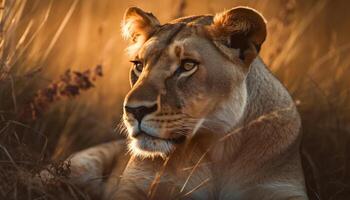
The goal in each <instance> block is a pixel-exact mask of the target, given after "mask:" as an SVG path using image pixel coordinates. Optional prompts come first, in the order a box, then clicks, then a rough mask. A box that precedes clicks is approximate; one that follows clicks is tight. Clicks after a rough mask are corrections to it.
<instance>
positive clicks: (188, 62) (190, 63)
mask: <svg viewBox="0 0 350 200" xmlns="http://www.w3.org/2000/svg"><path fill="white" fill-rule="evenodd" d="M198 65H199V62H198V61H195V60H192V59H184V60H181V64H180V67H181V69H182V70H183V71H192V70H194V69H195V68H197V67H198Z"/></svg>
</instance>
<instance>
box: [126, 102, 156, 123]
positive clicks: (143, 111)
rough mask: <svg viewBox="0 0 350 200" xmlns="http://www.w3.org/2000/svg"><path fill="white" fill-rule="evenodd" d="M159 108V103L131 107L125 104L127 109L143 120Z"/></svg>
mask: <svg viewBox="0 0 350 200" xmlns="http://www.w3.org/2000/svg"><path fill="white" fill-rule="evenodd" d="M156 110H157V104H154V105H153V106H149V107H147V106H138V107H130V106H125V111H126V112H128V113H131V114H132V115H133V116H134V117H135V119H136V120H137V121H139V122H141V120H142V118H143V117H144V116H146V115H148V114H151V113H153V112H155V111H156Z"/></svg>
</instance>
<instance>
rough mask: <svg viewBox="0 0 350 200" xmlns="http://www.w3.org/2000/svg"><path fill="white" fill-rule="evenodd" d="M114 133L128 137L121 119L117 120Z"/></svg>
mask: <svg viewBox="0 0 350 200" xmlns="http://www.w3.org/2000/svg"><path fill="white" fill-rule="evenodd" d="M114 131H115V132H117V133H120V134H122V135H124V136H127V135H128V129H127V127H126V126H125V124H124V122H123V119H122V118H121V119H120V120H119V122H118V124H117V125H116V127H115V128H114Z"/></svg>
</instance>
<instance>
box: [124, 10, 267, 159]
mask: <svg viewBox="0 0 350 200" xmlns="http://www.w3.org/2000/svg"><path fill="white" fill-rule="evenodd" d="M122 30H123V34H124V36H125V38H127V39H129V40H130V46H129V47H128V49H127V51H128V53H129V55H130V61H131V63H132V66H131V69H130V83H131V90H130V91H129V93H128V94H127V95H126V97H125V100H124V115H123V120H124V123H125V125H126V127H127V130H128V139H129V141H130V143H129V144H130V145H129V147H130V150H131V151H132V152H133V153H134V154H136V155H140V156H157V155H159V156H166V155H168V154H169V153H171V152H172V151H173V150H174V149H175V148H176V146H177V145H178V144H180V143H183V142H185V141H186V140H189V139H190V138H192V136H193V135H194V134H196V131H198V130H199V129H208V130H210V131H211V132H213V134H215V133H218V134H219V133H226V132H227V131H229V130H230V129H231V128H232V127H233V126H234V125H235V124H236V123H237V122H238V121H239V120H240V118H241V117H242V114H243V112H244V109H245V105H246V96H247V91H246V84H245V78H246V76H247V73H248V71H249V67H250V65H251V63H252V62H253V60H254V59H255V58H256V57H257V55H258V52H259V49H260V46H261V45H262V43H263V42H264V40H265V37H266V24H265V20H264V18H263V17H262V16H261V15H260V14H259V13H258V12H256V11H255V10H253V9H250V8H246V7H238V8H233V9H231V10H228V11H225V12H223V13H219V14H216V15H215V16H209V15H207V16H193V17H187V18H181V19H177V20H175V21H172V22H169V23H166V24H163V25H162V24H160V23H159V21H158V20H157V18H156V17H155V16H153V15H152V14H151V13H147V12H144V11H143V10H141V9H139V8H136V7H132V8H129V9H128V10H127V11H126V13H125V16H124V20H123V23H122ZM198 134H200V132H198Z"/></svg>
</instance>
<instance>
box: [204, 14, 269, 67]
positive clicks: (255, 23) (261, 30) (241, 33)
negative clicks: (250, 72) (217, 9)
mask: <svg viewBox="0 0 350 200" xmlns="http://www.w3.org/2000/svg"><path fill="white" fill-rule="evenodd" d="M208 31H209V34H210V36H211V37H212V38H213V39H214V40H215V41H218V42H220V43H222V44H224V45H225V46H226V47H229V48H234V49H239V51H240V53H239V58H240V59H242V60H243V62H244V63H245V64H246V65H247V66H250V64H251V62H252V61H253V60H254V59H255V58H256V56H257V55H258V53H259V50H260V47H261V45H262V44H263V42H264V41H265V38H266V21H265V19H264V17H263V16H262V15H261V14H260V13H258V12H257V11H256V10H254V9H252V8H248V7H237V8H233V9H231V10H228V11H225V12H223V13H219V14H216V15H215V16H214V19H213V23H212V24H211V25H210V26H209V27H208Z"/></svg>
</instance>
